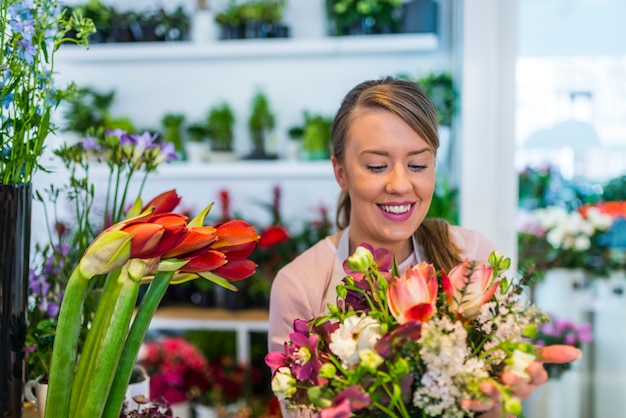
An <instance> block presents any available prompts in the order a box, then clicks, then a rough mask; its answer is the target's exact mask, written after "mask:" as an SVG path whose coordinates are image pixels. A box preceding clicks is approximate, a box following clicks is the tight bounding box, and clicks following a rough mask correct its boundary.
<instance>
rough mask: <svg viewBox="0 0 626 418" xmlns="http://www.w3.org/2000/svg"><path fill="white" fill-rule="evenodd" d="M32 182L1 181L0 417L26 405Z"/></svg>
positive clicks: (15, 414) (15, 415)
mask: <svg viewBox="0 0 626 418" xmlns="http://www.w3.org/2000/svg"><path fill="white" fill-rule="evenodd" d="M31 205H32V185H30V184H19V185H4V184H0V280H1V281H2V285H1V287H0V417H2V418H8V417H11V418H19V417H21V416H22V408H23V405H24V378H25V361H24V344H25V340H26V321H27V297H28V262H29V251H30V216H31Z"/></svg>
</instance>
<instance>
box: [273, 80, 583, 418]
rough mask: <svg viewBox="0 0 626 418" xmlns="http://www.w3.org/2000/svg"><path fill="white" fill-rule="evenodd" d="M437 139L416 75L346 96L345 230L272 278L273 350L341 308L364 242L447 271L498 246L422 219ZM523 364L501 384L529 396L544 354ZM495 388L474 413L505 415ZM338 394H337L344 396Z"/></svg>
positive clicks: (340, 178) (339, 176)
mask: <svg viewBox="0 0 626 418" xmlns="http://www.w3.org/2000/svg"><path fill="white" fill-rule="evenodd" d="M438 147H439V140H438V137H437V114H436V112H435V109H434V107H433V105H432V103H431V101H430V99H429V98H428V97H427V95H426V94H425V93H424V91H423V90H422V89H421V88H420V87H419V86H418V85H417V84H416V83H413V82H410V81H402V80H398V79H394V78H390V77H387V78H382V79H379V80H371V81H366V82H363V83H361V84H359V85H357V86H356V87H354V88H353V89H352V90H351V91H350V92H349V93H348V94H347V95H346V97H345V98H344V100H343V102H342V104H341V106H340V108H339V110H338V112H337V114H336V116H335V119H334V123H333V130H332V154H333V155H332V158H331V159H332V164H333V169H334V173H335V178H336V180H337V183H338V184H339V186H340V187H341V190H342V191H341V195H340V198H339V204H338V210H337V225H338V227H339V229H340V231H339V232H338V233H337V234H335V235H332V236H330V237H327V238H325V239H323V240H321V241H319V242H318V243H317V244H315V245H313V246H312V247H311V248H309V249H308V250H307V251H305V252H304V253H303V254H301V255H300V256H299V257H297V258H296V259H295V260H294V261H292V262H291V263H289V264H288V265H286V266H285V267H283V269H281V270H280V271H279V272H278V274H277V276H276V278H275V279H274V282H273V285H272V292H271V298H270V329H269V349H270V351H271V352H273V351H282V350H283V349H284V348H285V345H284V344H285V342H286V341H288V340H289V338H290V336H293V335H294V334H293V333H292V332H293V330H294V321H296V320H301V319H305V320H306V319H307V318H315V317H317V316H318V315H320V314H323V313H325V312H328V311H329V310H330V311H331V312H333V310H335V309H337V308H336V306H338V298H337V296H338V295H337V287H338V285H339V284H340V283H341V281H342V280H343V278H344V277H345V276H346V272H345V271H344V261H345V260H346V259H347V258H348V256H349V255H350V254H353V253H354V252H355V250H356V249H357V247H359V246H360V245H361V244H367V245H370V246H373V247H377V248H385V249H386V250H387V251H390V252H391V254H392V256H393V257H394V258H395V260H397V262H398V271H402V270H403V269H405V268H407V267H409V266H415V265H418V264H419V263H420V262H422V261H426V262H428V263H430V264H432V265H433V267H434V269H435V270H443V271H451V270H452V269H453V267H455V266H456V265H459V264H460V263H461V262H462V260H464V259H470V260H474V261H475V262H477V263H486V262H487V261H488V259H489V256H490V254H491V253H492V251H493V250H494V246H493V245H492V244H491V243H490V242H489V241H488V240H487V239H486V238H484V237H483V235H481V234H480V233H478V232H476V231H472V230H469V229H465V228H461V227H456V226H452V225H449V224H448V223H446V222H444V221H441V220H437V219H425V217H426V214H427V212H428V209H429V207H430V203H431V200H432V195H433V192H434V189H435V158H436V154H437V148H438ZM344 296H345V295H344ZM556 351H557V352H558V354H559V355H562V357H563V358H565V359H566V360H567V361H569V360H571V359H573V358H576V357H577V356H578V355H579V353H578V351H577V350H574V351H569V350H563V351H561V350H559V349H557V350H556ZM557 357H558V356H557ZM527 370H528V372H529V376H528V380H522V379H521V378H519V377H515V376H511V375H509V374H508V373H504V374H503V375H502V376H501V381H500V383H502V384H504V382H507V384H509V385H511V387H516V388H517V390H516V391H512V389H510V388H509V389H507V390H511V391H512V393H513V394H514V395H516V396H520V397H522V398H523V397H526V396H528V395H529V394H530V393H531V392H532V390H533V388H534V386H535V385H537V384H541V383H543V382H545V380H546V373H545V371H544V370H543V368H542V367H541V364H540V363H539V362H536V363H533V364H532V365H531V366H529V368H528V369H527ZM416 385H417V387H419V383H416ZM505 385H506V384H505ZM412 389H416V387H412ZM497 392H498V391H497V390H495V386H494V387H489V388H488V390H487V392H486V394H485V396H484V397H483V399H482V401H478V402H469V403H467V405H466V408H468V412H469V411H470V410H474V411H486V410H488V411H489V412H488V413H487V415H492V414H493V416H500V411H499V408H494V407H493V405H494V404H495V403H496V402H494V401H487V399H488V395H487V394H491V396H494V397H495V396H497V395H496V394H497ZM342 396H346V395H339V396H338V397H337V398H336V399H333V402H335V403H337V404H338V403H339V402H341V400H342V399H340V398H341V397H342ZM352 399H353V400H355V399H356V398H352ZM283 412H284V413H285V414H288V411H287V410H285V409H284V411H283Z"/></svg>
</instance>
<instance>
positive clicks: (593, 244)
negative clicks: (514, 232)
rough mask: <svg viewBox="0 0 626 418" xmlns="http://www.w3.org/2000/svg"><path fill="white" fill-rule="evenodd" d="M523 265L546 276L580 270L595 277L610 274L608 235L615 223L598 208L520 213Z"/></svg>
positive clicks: (519, 229)
mask: <svg viewBox="0 0 626 418" xmlns="http://www.w3.org/2000/svg"><path fill="white" fill-rule="evenodd" d="M518 222H519V225H518V232H519V235H518V236H519V244H520V245H519V247H520V262H521V263H522V265H523V266H529V265H531V264H532V265H534V266H535V268H536V269H537V270H539V271H542V272H545V271H547V270H549V269H554V268H565V269H581V270H583V271H584V272H586V273H589V274H591V275H593V276H607V275H608V274H609V272H610V270H611V258H610V246H609V242H608V235H607V232H608V231H609V229H610V228H611V225H612V223H613V219H612V217H611V216H609V215H607V214H604V213H602V212H601V211H600V210H598V208H595V207H587V208H586V209H585V210H572V211H568V210H567V209H564V208H562V207H559V206H549V207H546V208H538V209H535V210H532V211H520V218H519V220H518Z"/></svg>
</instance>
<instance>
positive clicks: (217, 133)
mask: <svg viewBox="0 0 626 418" xmlns="http://www.w3.org/2000/svg"><path fill="white" fill-rule="evenodd" d="M206 123H207V128H206V129H207V134H208V136H209V138H210V139H211V149H212V150H214V151H232V150H233V127H234V125H235V114H234V112H233V109H232V108H231V106H230V105H229V104H228V103H226V102H222V103H220V104H218V105H215V106H213V107H212V108H211V109H209V113H208V115H207V120H206Z"/></svg>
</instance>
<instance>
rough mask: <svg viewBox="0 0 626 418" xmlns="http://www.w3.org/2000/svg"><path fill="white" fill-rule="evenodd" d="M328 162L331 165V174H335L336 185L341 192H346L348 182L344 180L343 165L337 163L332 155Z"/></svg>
mask: <svg viewBox="0 0 626 418" xmlns="http://www.w3.org/2000/svg"><path fill="white" fill-rule="evenodd" d="M330 161H331V163H332V164H333V172H334V173H335V180H337V184H338V185H339V187H341V190H346V189H347V188H348V182H347V180H346V172H345V170H344V169H343V164H341V163H339V162H338V161H337V159H336V158H335V156H334V155H333V156H331V157H330Z"/></svg>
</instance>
